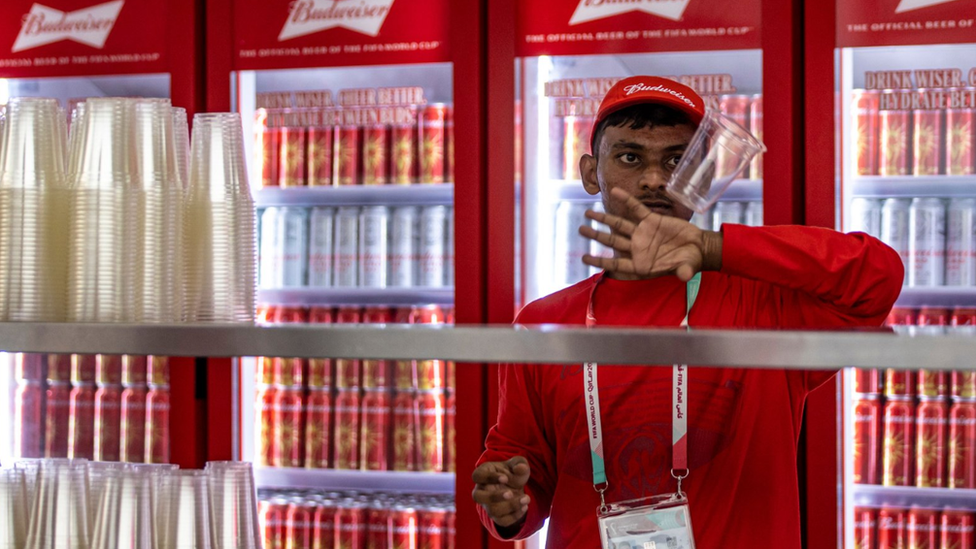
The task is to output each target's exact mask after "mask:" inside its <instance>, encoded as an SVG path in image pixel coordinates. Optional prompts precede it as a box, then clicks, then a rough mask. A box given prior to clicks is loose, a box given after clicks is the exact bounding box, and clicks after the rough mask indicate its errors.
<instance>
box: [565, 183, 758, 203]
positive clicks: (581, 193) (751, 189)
mask: <svg viewBox="0 0 976 549" xmlns="http://www.w3.org/2000/svg"><path fill="white" fill-rule="evenodd" d="M551 181H552V182H551V184H552V185H553V186H554V187H556V188H557V189H558V192H556V193H555V195H556V196H557V197H558V199H559V200H574V201H579V202H596V201H598V200H600V197H599V196H597V195H591V194H589V193H587V192H586V190H584V189H583V182H582V181H580V180H579V179H553V180H551ZM762 185H763V182H762V179H736V180H735V181H733V182H732V184H731V185H730V186H729V188H728V189H727V190H726V191H725V194H723V195H722V197H721V198H719V201H720V202H756V201H760V200H762Z"/></svg>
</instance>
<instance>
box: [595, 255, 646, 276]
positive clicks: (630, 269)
mask: <svg viewBox="0 0 976 549" xmlns="http://www.w3.org/2000/svg"><path fill="white" fill-rule="evenodd" d="M583 263H586V264H587V265H589V266H591V267H596V268H598V269H603V270H606V271H610V272H611V273H628V274H636V271H635V270H634V262H633V261H631V260H630V258H626V257H596V256H592V255H590V254H586V255H584V256H583Z"/></svg>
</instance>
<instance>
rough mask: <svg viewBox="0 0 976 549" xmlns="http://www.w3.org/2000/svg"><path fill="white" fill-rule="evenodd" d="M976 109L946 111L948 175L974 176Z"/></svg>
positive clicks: (946, 161)
mask: <svg viewBox="0 0 976 549" xmlns="http://www.w3.org/2000/svg"><path fill="white" fill-rule="evenodd" d="M974 129H976V109H972V108H963V109H946V132H945V143H946V146H945V167H946V174H947V175H972V174H973V173H976V170H974V165H973V164H974V162H976V160H974V158H973V151H976V133H974Z"/></svg>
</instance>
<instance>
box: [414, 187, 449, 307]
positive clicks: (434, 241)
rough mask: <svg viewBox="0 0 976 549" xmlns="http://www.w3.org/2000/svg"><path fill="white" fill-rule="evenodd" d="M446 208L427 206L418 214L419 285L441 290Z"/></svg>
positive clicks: (445, 239) (444, 259) (444, 252)
mask: <svg viewBox="0 0 976 549" xmlns="http://www.w3.org/2000/svg"><path fill="white" fill-rule="evenodd" d="M447 213H448V212H447V206H428V207H426V208H424V209H423V211H422V212H421V214H420V285H421V286H424V287H427V288H441V287H443V286H444V284H445V280H446V274H445V262H446V255H447V251H446V249H445V245H446V243H447V226H448V223H447Z"/></svg>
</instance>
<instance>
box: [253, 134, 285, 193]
mask: <svg viewBox="0 0 976 549" xmlns="http://www.w3.org/2000/svg"><path fill="white" fill-rule="evenodd" d="M260 136H261V137H260V139H261V148H260V150H259V151H258V162H259V163H260V168H259V170H260V172H261V186H262V187H277V186H278V147H279V144H280V143H281V130H280V129H279V128H267V127H265V128H262V130H261V134H260Z"/></svg>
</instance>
